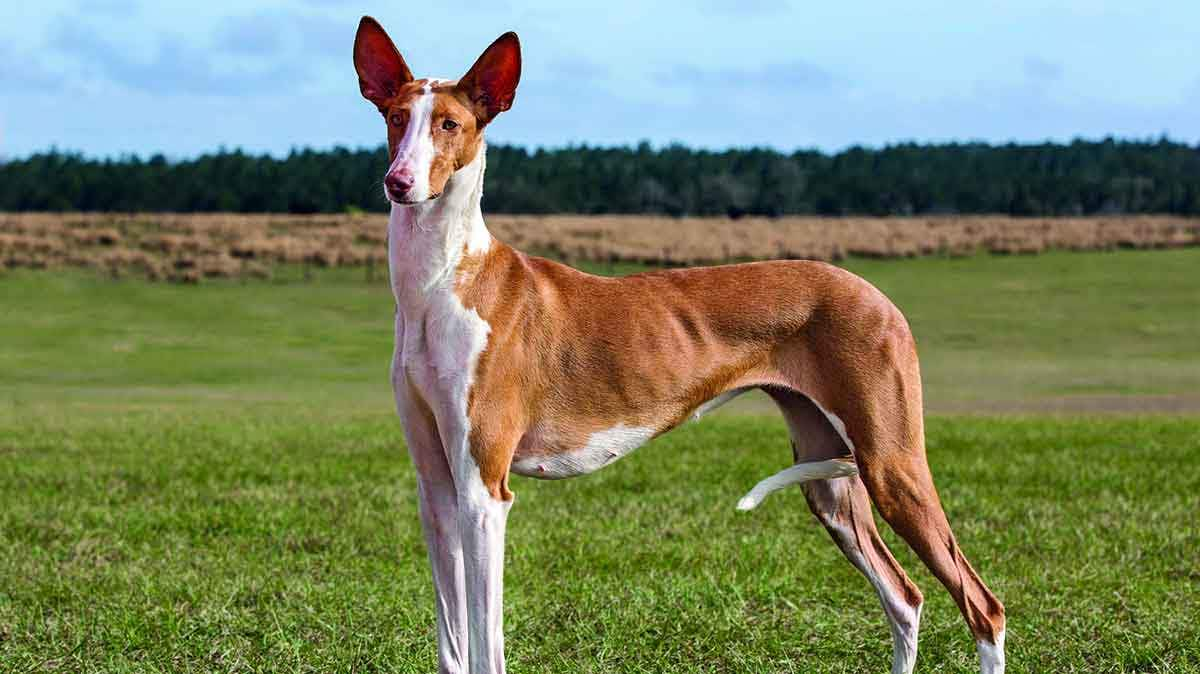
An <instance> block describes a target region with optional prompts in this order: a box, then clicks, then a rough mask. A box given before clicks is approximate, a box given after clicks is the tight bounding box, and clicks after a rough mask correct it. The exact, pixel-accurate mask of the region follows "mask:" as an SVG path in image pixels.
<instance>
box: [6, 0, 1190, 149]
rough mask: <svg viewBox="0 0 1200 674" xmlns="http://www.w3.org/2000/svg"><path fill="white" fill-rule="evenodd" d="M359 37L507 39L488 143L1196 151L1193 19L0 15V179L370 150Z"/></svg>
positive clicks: (595, 8)
mask: <svg viewBox="0 0 1200 674" xmlns="http://www.w3.org/2000/svg"><path fill="white" fill-rule="evenodd" d="M363 14H369V15H372V16H374V17H375V18H377V19H378V20H379V21H380V22H381V23H382V24H383V26H384V27H385V28H386V29H387V30H388V31H389V33H390V34H391V36H392V39H393V41H395V43H396V45H397V46H398V47H399V49H400V51H401V52H402V53H403V54H404V57H405V59H406V61H407V62H408V64H409V66H410V67H411V68H412V70H413V71H414V73H415V74H416V75H417V76H418V77H423V76H434V77H446V78H456V77H458V76H459V75H461V74H462V73H463V72H465V71H466V69H467V68H468V67H469V66H470V65H471V63H472V62H473V61H474V60H475V58H476V57H477V56H478V55H479V53H480V52H481V51H482V50H483V49H484V47H486V46H487V45H488V44H489V43H490V42H491V41H492V40H493V39H495V38H496V37H497V36H498V35H500V34H501V33H503V32H504V31H507V30H515V31H517V33H518V34H519V35H520V37H521V44H522V50H523V59H524V66H523V74H522V81H521V86H520V88H519V89H518V91H517V97H516V102H515V104H514V106H513V108H512V110H510V111H509V112H507V113H505V114H503V115H501V116H500V117H499V118H498V119H497V120H496V121H494V122H493V123H492V125H491V126H490V127H489V129H488V138H489V140H491V141H493V142H497V141H500V142H509V143H518V144H522V145H526V146H530V147H534V146H549V147H558V146H563V145H568V144H579V143H587V144H591V145H615V144H633V143H637V142H639V141H642V140H648V141H650V142H651V143H653V144H655V145H662V144H666V143H671V142H681V143H684V144H687V145H692V146H699V147H708V148H727V147H746V146H769V147H774V148H776V149H779V150H783V151H791V150H794V149H797V148H817V149H821V150H826V151H836V150H839V149H843V148H845V147H848V146H851V145H867V146H881V145H885V144H890V143H897V142H905V141H920V142H928V141H938V142H940V141H965V140H983V141H989V142H1007V141H1018V142H1040V141H1043V140H1057V141H1065V140H1070V139H1072V138H1075V137H1085V138H1099V137H1103V136H1107V135H1114V136H1118V137H1124V138H1139V139H1142V138H1150V137H1158V136H1161V135H1164V134H1165V135H1167V136H1169V137H1171V138H1173V139H1175V140H1180V141H1184V142H1188V143H1193V144H1194V143H1197V142H1200V39H1198V38H1200V32H1198V27H1200V2H1196V1H1195V0H1183V1H1176V2H1153V3H1135V2H1129V1H1128V0H1124V1H1122V2H1108V1H1105V0H1069V1H1062V2H1030V1H1025V0H1010V1H1008V2H1002V3H1001V2H994V3H983V2H962V1H961V0H951V1H942V0H939V1H934V0H910V1H907V2H890V1H886V0H876V1H874V2H860V1H857V0H841V1H839V2H836V3H831V2H827V1H822V2H807V3H805V2H786V1H783V0H741V1H737V0H697V1H694V2H689V3H670V2H654V3H649V2H638V1H634V0H606V1H605V2H602V3H594V4H593V3H572V2H562V1H561V0H560V1H548V2H515V1H514V2H506V1H504V0H496V1H493V2H484V1H479V0H458V1H457V2H444V1H435V2H414V1H412V0H409V1H407V2H397V1H394V0H393V1H391V2H361V1H360V2H349V1H343V0H292V1H285V0H242V1H240V2H221V1H219V0H210V1H209V2H196V1H195V0H188V1H187V2H177V1H175V0H160V1H158V2H155V1H152V0H75V1H74V2H71V1H68V0H36V1H34V0H24V1H21V2H4V3H0V157H8V158H13V157H22V156H26V155H28V154H30V153H32V152H37V151H42V150H47V149H49V148H52V147H56V148H58V149H60V150H70V151H79V152H82V153H84V154H86V155H89V156H98V157H99V156H119V155H124V154H128V153H136V154H139V155H142V156H147V155H150V154H153V153H160V152H161V153H164V154H166V155H167V156H168V157H172V158H185V157H191V156H195V155H198V154H200V153H204V152H211V151H214V150H217V149H219V148H221V147H224V148H227V149H233V148H242V149H244V150H246V151H249V152H255V153H258V152H268V153H271V154H275V155H281V154H286V153H287V152H288V151H289V150H291V149H292V148H297V147H314V148H319V149H324V148H329V147H333V146H336V145H341V146H348V147H374V146H377V145H378V144H380V143H382V142H383V138H384V132H385V128H384V122H383V120H382V118H381V117H380V116H379V114H378V112H376V111H375V109H374V108H373V107H372V106H371V105H370V104H369V103H367V102H366V101H364V100H363V99H362V98H361V97H360V95H359V92H358V83H357V79H356V76H355V74H354V69H353V64H352V61H351V46H352V44H353V40H354V31H355V27H356V25H357V23H358V20H359V17H360V16H362V15H363Z"/></svg>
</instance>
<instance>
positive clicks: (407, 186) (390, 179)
mask: <svg viewBox="0 0 1200 674" xmlns="http://www.w3.org/2000/svg"><path fill="white" fill-rule="evenodd" d="M383 185H384V187H386V188H387V189H388V191H389V192H391V193H392V194H397V195H399V194H405V193H407V192H408V191H409V190H411V189H412V186H413V174H412V172H411V171H409V170H408V169H400V170H398V171H392V172H391V173H389V174H387V177H386V178H384V179H383Z"/></svg>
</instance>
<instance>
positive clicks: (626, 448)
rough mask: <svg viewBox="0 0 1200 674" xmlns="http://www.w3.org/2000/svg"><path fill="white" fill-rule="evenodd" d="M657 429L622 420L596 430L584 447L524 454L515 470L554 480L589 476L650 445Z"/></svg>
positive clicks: (514, 465)
mask: <svg viewBox="0 0 1200 674" xmlns="http://www.w3.org/2000/svg"><path fill="white" fill-rule="evenodd" d="M654 432H655V429H653V428H649V427H645V426H626V425H625V424H623V423H619V424H617V425H616V426H613V427H612V428H608V429H605V430H603V431H597V432H595V433H592V434H591V435H590V436H589V437H588V441H587V444H586V445H584V446H583V447H580V448H578V449H573V450H570V451H566V452H560V453H558V454H550V455H543V456H538V455H534V456H525V457H521V458H520V459H518V460H516V461H513V466H512V469H513V472H515V473H517V474H518V475H527V476H529V477H540V478H546V479H551V480H556V479H560V478H564V477H574V476H576V475H586V474H587V473H592V472H595V471H597V470H600V469H601V468H603V467H604V466H607V465H608V464H610V463H612V462H613V461H616V460H617V459H619V458H621V457H622V456H625V455H626V454H628V453H630V452H632V451H633V450H635V449H637V448H638V447H641V446H642V445H644V444H646V441H647V440H649V439H650V438H652V437H654Z"/></svg>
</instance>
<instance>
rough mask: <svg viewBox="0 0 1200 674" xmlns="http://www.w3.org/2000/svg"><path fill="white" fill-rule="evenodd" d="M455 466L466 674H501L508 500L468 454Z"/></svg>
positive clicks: (499, 483)
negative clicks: (464, 595) (457, 468)
mask: <svg viewBox="0 0 1200 674" xmlns="http://www.w3.org/2000/svg"><path fill="white" fill-rule="evenodd" d="M459 465H460V467H461V470H460V471H459V472H458V480H457V485H458V524H459V531H460V534H461V536H462V543H463V555H464V562H465V570H466V587H467V602H468V603H467V632H468V634H469V637H470V647H469V649H468V653H469V656H470V662H471V674H503V672H504V631H503V629H504V628H503V597H504V530H505V525H506V523H507V520H508V511H509V508H510V507H512V500H511V499H512V495H511V494H508V493H507V491H508V490H507V487H506V486H505V485H504V484H503V482H502V481H498V480H497V479H489V475H488V471H487V470H486V468H485V470H484V471H483V472H481V470H480V466H479V465H478V463H476V461H475V459H474V457H473V456H472V455H471V453H470V452H466V455H465V457H463V459H462V461H461V462H460V463H459ZM504 473H507V466H505V467H504ZM501 479H502V478H501Z"/></svg>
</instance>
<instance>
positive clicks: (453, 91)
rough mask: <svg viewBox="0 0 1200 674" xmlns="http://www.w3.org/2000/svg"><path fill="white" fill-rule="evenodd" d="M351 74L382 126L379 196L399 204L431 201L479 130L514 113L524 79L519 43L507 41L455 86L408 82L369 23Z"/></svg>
mask: <svg viewBox="0 0 1200 674" xmlns="http://www.w3.org/2000/svg"><path fill="white" fill-rule="evenodd" d="M354 69H355V70H356V71H358V85H359V88H360V89H361V90H362V95H363V98H366V99H367V100H368V101H371V103H374V104H375V107H376V108H378V109H379V112H380V113H381V114H383V118H384V120H385V121H386V122H387V145H388V156H389V158H390V159H391V165H390V166H388V170H387V174H386V175H385V176H384V179H383V185H384V193H385V194H386V195H387V198H388V199H389V200H390V201H392V202H393V203H396V204H404V205H408V204H416V203H420V202H422V201H426V200H429V199H436V198H437V197H438V196H440V195H441V193H442V191H443V190H444V189H445V188H446V182H447V181H448V180H450V176H451V175H453V174H454V172H455V171H457V170H458V169H460V168H462V167H464V166H466V165H467V164H470V163H471V162H472V161H473V160H474V159H475V157H476V155H477V154H478V153H479V150H480V147H482V145H483V128H484V127H485V126H487V124H488V122H491V121H492V119H494V118H495V117H496V115H498V114H500V113H501V112H504V111H505V110H507V109H509V108H510V107H512V102H513V97H514V96H515V95H516V91H517V82H518V81H519V80H520V79H521V43H520V42H519V41H518V40H517V34H516V33H505V34H504V35H501V36H500V37H499V38H497V39H496V41H495V42H493V43H492V44H491V46H489V47H488V48H487V49H485V50H484V51H483V54H481V55H480V57H479V59H478V60H476V61H475V65H473V66H471V69H470V70H468V71H467V74H466V75H463V76H462V77H461V78H459V79H458V80H457V81H453V80H437V79H420V80H417V79H413V75H412V71H410V70H409V69H408V64H406V63H405V62H404V58H403V57H402V56H400V52H399V51H398V50H397V49H396V46H395V45H394V44H393V43H392V40H391V38H389V37H388V35H387V33H386V32H384V30H383V27H382V26H380V25H379V23H378V22H377V21H375V19H372V18H371V17H363V19H362V21H361V22H360V23H359V24H358V34H357V35H356V36H355V38H354Z"/></svg>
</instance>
